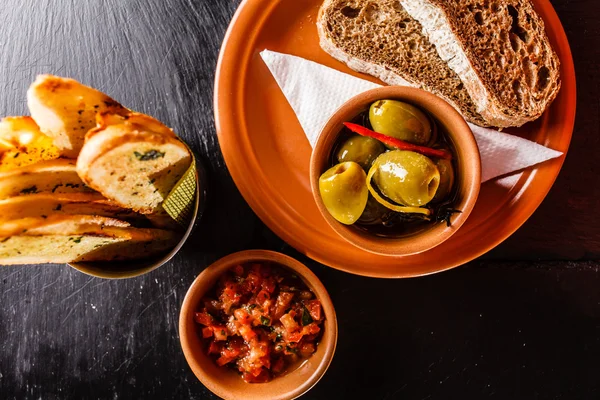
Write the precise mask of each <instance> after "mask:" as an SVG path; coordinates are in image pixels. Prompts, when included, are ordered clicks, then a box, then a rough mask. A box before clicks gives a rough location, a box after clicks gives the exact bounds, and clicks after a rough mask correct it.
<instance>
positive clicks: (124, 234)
mask: <svg viewBox="0 0 600 400" xmlns="http://www.w3.org/2000/svg"><path fill="white" fill-rule="evenodd" d="M113 232H115V235H114V236H95V235H89V234H84V235H79V234H78V235H45V236H29V235H16V236H9V237H5V238H3V239H0V265H19V264H43V263H69V262H86V261H118V260H134V259H136V260H137V259H145V258H150V257H154V256H157V255H160V254H163V253H165V252H166V251H168V250H170V249H171V248H173V247H174V246H175V245H176V244H177V242H178V240H179V236H178V235H177V234H175V233H173V232H169V231H164V230H160V229H138V228H113ZM117 232H118V234H116V233H117Z"/></svg>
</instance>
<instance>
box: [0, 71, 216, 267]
mask: <svg viewBox="0 0 600 400" xmlns="http://www.w3.org/2000/svg"><path fill="white" fill-rule="evenodd" d="M27 103H28V106H29V110H30V112H31V117H8V118H4V119H3V120H2V121H0V265H22V264H46V263H66V264H69V265H70V266H72V267H74V268H76V269H78V270H80V271H82V272H85V273H87V274H90V275H94V276H98V277H102V278H128V277H133V276H138V275H141V274H144V273H147V272H149V271H151V270H153V269H156V268H158V267H160V266H161V265H163V264H164V263H165V262H167V261H168V260H170V259H171V258H172V257H173V256H174V255H175V254H176V253H177V251H179V249H180V248H181V247H182V246H183V244H184V243H185V240H186V239H187V238H188V237H189V235H190V234H191V232H192V230H193V229H194V227H195V225H196V222H197V220H198V218H199V217H200V214H201V211H202V205H203V204H204V196H205V186H204V183H205V181H206V180H205V179H204V170H203V168H202V166H201V165H200V164H199V163H198V162H197V161H196V159H195V157H194V155H193V154H192V152H191V151H190V149H189V148H188V146H187V145H186V144H185V143H184V142H183V141H181V139H179V138H178V137H177V135H176V134H175V133H174V132H173V131H172V130H171V129H170V128H168V127H167V126H165V125H164V124H163V123H161V122H160V121H158V120H156V119H154V118H152V117H150V116H148V115H145V114H140V113H136V112H133V111H131V110H129V109H127V108H125V107H123V106H122V105H120V104H119V103H118V102H117V101H115V100H113V99H111V98H110V97H108V96H107V95H106V94H104V93H102V92H100V91H98V90H96V89H93V88H91V87H88V86H85V85H83V84H81V83H79V82H77V81H75V80H73V79H68V78H61V77H56V76H52V75H41V76H39V77H38V78H37V79H36V81H35V82H34V83H33V84H32V85H31V87H30V88H29V90H28V92H27ZM167 202H169V206H170V207H166V206H165V204H166V203H167Z"/></svg>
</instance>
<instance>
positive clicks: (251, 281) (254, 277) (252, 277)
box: [242, 272, 262, 293]
mask: <svg viewBox="0 0 600 400" xmlns="http://www.w3.org/2000/svg"><path fill="white" fill-rule="evenodd" d="M261 283H262V278H261V277H260V276H259V275H258V274H256V273H253V272H251V273H249V274H248V276H247V277H246V279H245V280H244V283H243V284H242V285H243V286H244V290H245V291H246V293H253V292H254V291H255V290H256V289H258V288H259V287H261Z"/></svg>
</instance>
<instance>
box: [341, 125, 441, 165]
mask: <svg viewBox="0 0 600 400" xmlns="http://www.w3.org/2000/svg"><path fill="white" fill-rule="evenodd" d="M344 126H346V128H348V129H350V130H351V131H352V132H354V133H358V134H359V135H361V136H368V137H372V138H373V139H377V140H379V141H380V142H382V143H385V144H387V145H390V146H394V147H397V148H398V149H400V150H407V151H414V152H415V153H420V154H423V155H424V156H428V157H437V158H445V159H447V160H450V159H451V158H452V154H450V153H449V152H447V151H445V150H438V149H432V148H431V147H424V146H418V145H416V144H412V143H408V142H405V141H404V140H400V139H396V138H393V137H390V136H386V135H383V134H381V133H377V132H374V131H372V130H370V129H367V128H365V127H364V126H361V125H358V124H353V123H351V122H344Z"/></svg>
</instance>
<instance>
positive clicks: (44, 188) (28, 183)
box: [0, 158, 91, 199]
mask: <svg viewBox="0 0 600 400" xmlns="http://www.w3.org/2000/svg"><path fill="white" fill-rule="evenodd" d="M86 191H88V192H89V191H91V189H89V188H87V187H86V186H85V184H84V183H83V181H82V180H81V178H79V175H77V171H76V168H75V160H69V159H65V158H59V159H56V160H49V161H42V162H39V163H36V164H32V165H28V166H25V167H21V168H16V169H12V170H10V171H5V172H0V199H6V198H9V197H13V196H19V195H27V194H34V193H72V192H86Z"/></svg>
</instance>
